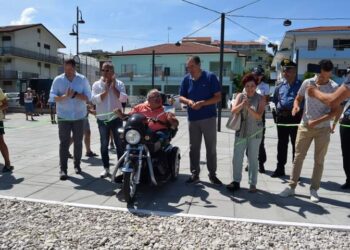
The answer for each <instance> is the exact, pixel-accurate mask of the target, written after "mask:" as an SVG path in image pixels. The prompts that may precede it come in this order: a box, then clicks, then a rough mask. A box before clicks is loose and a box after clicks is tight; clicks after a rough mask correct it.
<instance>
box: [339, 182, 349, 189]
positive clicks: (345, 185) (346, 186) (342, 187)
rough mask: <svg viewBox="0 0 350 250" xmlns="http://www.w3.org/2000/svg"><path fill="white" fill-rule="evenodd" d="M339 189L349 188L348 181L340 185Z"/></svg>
mask: <svg viewBox="0 0 350 250" xmlns="http://www.w3.org/2000/svg"><path fill="white" fill-rule="evenodd" d="M340 188H341V189H350V183H348V182H345V183H344V184H343V185H341V186H340Z"/></svg>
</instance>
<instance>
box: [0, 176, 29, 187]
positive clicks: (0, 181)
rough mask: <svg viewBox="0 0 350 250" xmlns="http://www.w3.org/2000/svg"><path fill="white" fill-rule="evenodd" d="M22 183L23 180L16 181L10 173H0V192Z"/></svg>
mask: <svg viewBox="0 0 350 250" xmlns="http://www.w3.org/2000/svg"><path fill="white" fill-rule="evenodd" d="M22 181H24V178H23V177H22V178H18V179H16V177H15V176H13V175H12V173H1V174H0V190H9V189H12V188H13V186H14V185H16V184H19V183H21V182H22Z"/></svg>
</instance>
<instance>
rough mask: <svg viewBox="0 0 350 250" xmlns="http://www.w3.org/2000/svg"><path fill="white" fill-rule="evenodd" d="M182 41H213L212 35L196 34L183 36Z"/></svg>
mask: <svg viewBox="0 0 350 250" xmlns="http://www.w3.org/2000/svg"><path fill="white" fill-rule="evenodd" d="M182 42H198V43H200V42H202V43H203V42H205V43H211V37H210V36H194V37H184V38H182Z"/></svg>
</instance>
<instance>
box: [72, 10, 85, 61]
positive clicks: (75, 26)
mask: <svg viewBox="0 0 350 250" xmlns="http://www.w3.org/2000/svg"><path fill="white" fill-rule="evenodd" d="M79 23H81V24H84V23H85V21H84V20H83V14H82V13H81V10H79V7H78V6H77V22H76V23H75V24H73V26H72V32H71V33H69V35H71V36H76V37H77V54H76V55H78V56H79Z"/></svg>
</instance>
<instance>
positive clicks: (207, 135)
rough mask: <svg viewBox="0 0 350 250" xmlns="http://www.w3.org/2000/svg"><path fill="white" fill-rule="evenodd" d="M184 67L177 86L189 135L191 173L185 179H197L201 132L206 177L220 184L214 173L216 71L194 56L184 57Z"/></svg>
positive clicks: (215, 161)
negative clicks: (185, 63)
mask: <svg viewBox="0 0 350 250" xmlns="http://www.w3.org/2000/svg"><path fill="white" fill-rule="evenodd" d="M187 69H188V72H189V74H187V75H186V76H185V77H184V79H183V81H182V83H181V87H180V101H181V102H182V103H184V104H186V105H187V112H188V128H189V137H190V169H191V174H192V175H191V177H190V178H189V179H188V180H187V183H197V182H199V173H200V166H199V161H200V149H201V143H202V136H204V142H205V147H206V151H207V167H208V171H209V180H210V182H211V183H213V184H216V185H222V182H221V181H220V180H219V179H218V178H217V177H216V168H217V159H216V103H218V102H219V101H221V86H220V83H219V81H218V79H217V77H216V75H214V74H213V73H211V72H207V71H204V70H202V69H201V61H200V58H199V57H198V56H192V57H190V58H189V59H188V61H187Z"/></svg>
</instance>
